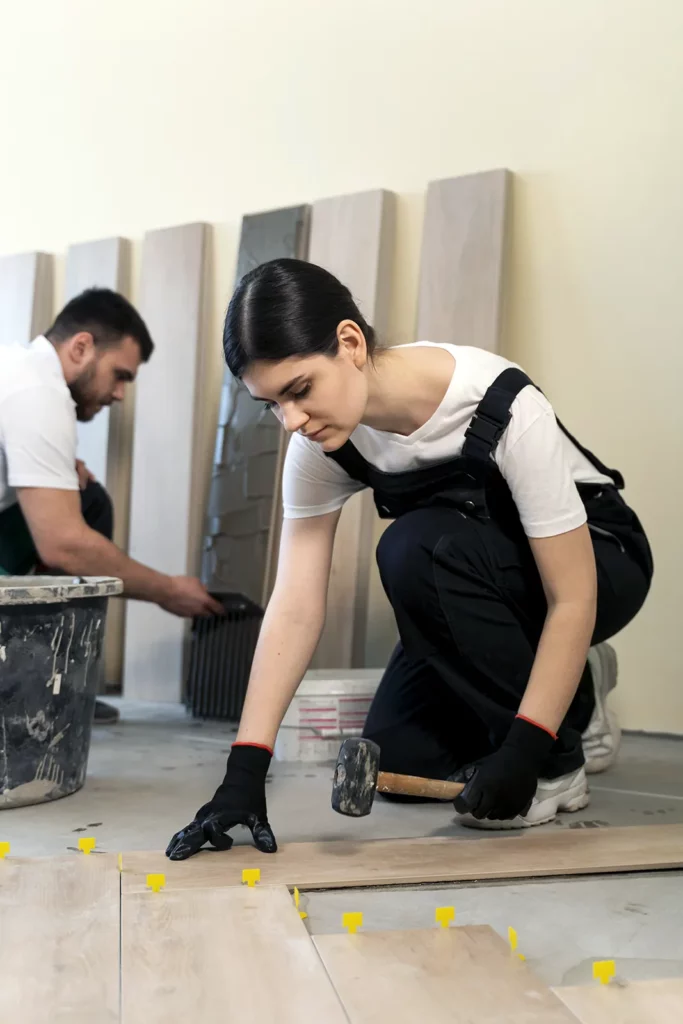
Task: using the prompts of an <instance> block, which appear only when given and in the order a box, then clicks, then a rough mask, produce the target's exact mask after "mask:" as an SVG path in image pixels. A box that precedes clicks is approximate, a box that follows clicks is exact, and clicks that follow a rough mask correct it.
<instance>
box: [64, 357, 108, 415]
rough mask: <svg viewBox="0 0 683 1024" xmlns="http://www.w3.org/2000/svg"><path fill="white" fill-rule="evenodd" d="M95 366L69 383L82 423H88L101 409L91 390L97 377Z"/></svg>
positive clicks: (77, 413)
mask: <svg viewBox="0 0 683 1024" xmlns="http://www.w3.org/2000/svg"><path fill="white" fill-rule="evenodd" d="M95 372H96V368H95V366H89V367H88V368H87V370H84V371H83V373H82V374H81V375H80V377H77V378H76V380H73V381H72V382H71V384H69V391H70V392H71V397H72V398H73V400H74V402H75V403H76V419H77V420H79V421H80V422H81V423H87V422H88V421H89V420H91V419H92V418H93V417H94V416H95V415H96V413H97V412H98V411H99V407H100V403H99V402H98V401H97V399H96V398H95V397H94V395H93V394H92V392H91V387H90V386H91V385H92V382H93V380H94V378H95Z"/></svg>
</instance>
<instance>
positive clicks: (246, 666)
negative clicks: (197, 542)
mask: <svg viewBox="0 0 683 1024" xmlns="http://www.w3.org/2000/svg"><path fill="white" fill-rule="evenodd" d="M212 597H215V598H216V600H217V601H220V602H221V604H222V605H223V606H224V608H225V616H223V617H222V616H220V615H216V616H212V617H211V618H208V619H200V618H196V619H194V620H193V622H192V641H191V646H190V666H189V672H188V678H187V687H186V691H185V692H186V698H185V703H186V704H187V707H188V708H189V710H190V711H191V712H192V716H193V718H224V719H231V720H234V721H236V720H237V719H238V718H239V717H240V714H241V713H242V705H243V704H244V696H245V694H246V692H247V683H248V682H249V673H250V671H251V663H252V661H253V660H254V651H255V649H256V641H257V640H258V635H259V630H260V629H261V622H262V620H263V610H262V609H261V608H259V606H258V605H257V604H254V603H253V601H250V600H249V599H248V598H246V597H244V596H243V595H242V594H217V593H213V594H212Z"/></svg>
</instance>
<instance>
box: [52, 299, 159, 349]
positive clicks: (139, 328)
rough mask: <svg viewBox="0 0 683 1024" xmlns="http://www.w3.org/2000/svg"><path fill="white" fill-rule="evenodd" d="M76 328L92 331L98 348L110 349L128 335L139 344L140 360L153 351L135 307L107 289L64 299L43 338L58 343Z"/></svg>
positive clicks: (76, 331)
mask: <svg viewBox="0 0 683 1024" xmlns="http://www.w3.org/2000/svg"><path fill="white" fill-rule="evenodd" d="M79 331H88V332H89V333H90V334H92V336H93V338H94V340H95V344H96V345H97V346H99V347H100V348H111V347H112V346H114V345H118V344H119V343H120V342H121V341H122V340H123V338H125V337H126V336H129V337H131V338H133V339H134V340H135V341H136V342H137V343H138V345H139V346H140V352H141V353H142V361H143V363H146V362H147V360H148V359H149V357H150V356H151V354H152V352H153V351H154V342H153V341H152V339H151V337H150V333H149V331H148V330H147V325H146V324H145V321H144V320H143V319H142V317H141V316H140V314H139V313H138V311H137V309H135V307H134V306H131V304H130V302H129V301H128V299H124V297H123V295H119V294H118V292H113V291H111V290H110V289H109V288H88V289H87V290H86V291H84V292H81V294H80V295H77V296H76V297H75V298H73V299H72V300H71V301H70V302H67V304H66V306H65V307H64V309H63V310H62V311H61V313H60V314H59V315H58V316H57V319H56V320H55V322H54V323H53V325H52V327H51V328H50V330H49V331H46V332H45V337H46V338H48V339H49V340H50V341H52V342H55V343H57V344H59V342H62V341H66V340H67V338H71V337H73V335H74V334H78V332H79Z"/></svg>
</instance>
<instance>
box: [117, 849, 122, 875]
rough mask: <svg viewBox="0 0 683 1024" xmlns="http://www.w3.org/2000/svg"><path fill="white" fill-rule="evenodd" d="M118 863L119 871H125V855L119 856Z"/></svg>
mask: <svg viewBox="0 0 683 1024" xmlns="http://www.w3.org/2000/svg"><path fill="white" fill-rule="evenodd" d="M116 863H117V865H118V869H119V871H123V854H122V853H120V854H119V855H118V857H117V858H116Z"/></svg>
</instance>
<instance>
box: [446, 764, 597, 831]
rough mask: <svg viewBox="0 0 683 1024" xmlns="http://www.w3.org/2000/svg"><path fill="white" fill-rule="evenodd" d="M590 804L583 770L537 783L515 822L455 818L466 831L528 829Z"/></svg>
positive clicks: (469, 816)
mask: <svg viewBox="0 0 683 1024" xmlns="http://www.w3.org/2000/svg"><path fill="white" fill-rule="evenodd" d="M589 803H590V794H589V792H588V780H587V779H586V772H585V770H584V768H583V767H581V768H578V769H577V770H576V771H575V772H570V773H569V775H560V776H559V778H557V779H539V780H538V786H537V787H536V796H535V797H534V799H533V800H532V802H531V807H530V808H529V810H528V811H527V813H526V814H524V815H521V814H518V815H517V817H516V818H507V819H504V820H498V821H496V820H494V819H492V818H482V819H481V821H480V820H479V819H478V818H473V817H472V815H471V814H458V815H457V820H458V822H459V824H461V825H466V826H467V827H468V828H483V829H498V830H500V829H505V828H531V827H532V825H545V824H546V822H548V821H553V819H554V818H555V817H556V816H557V812H558V811H580V810H581V809H582V807H587V806H588V804H589Z"/></svg>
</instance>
